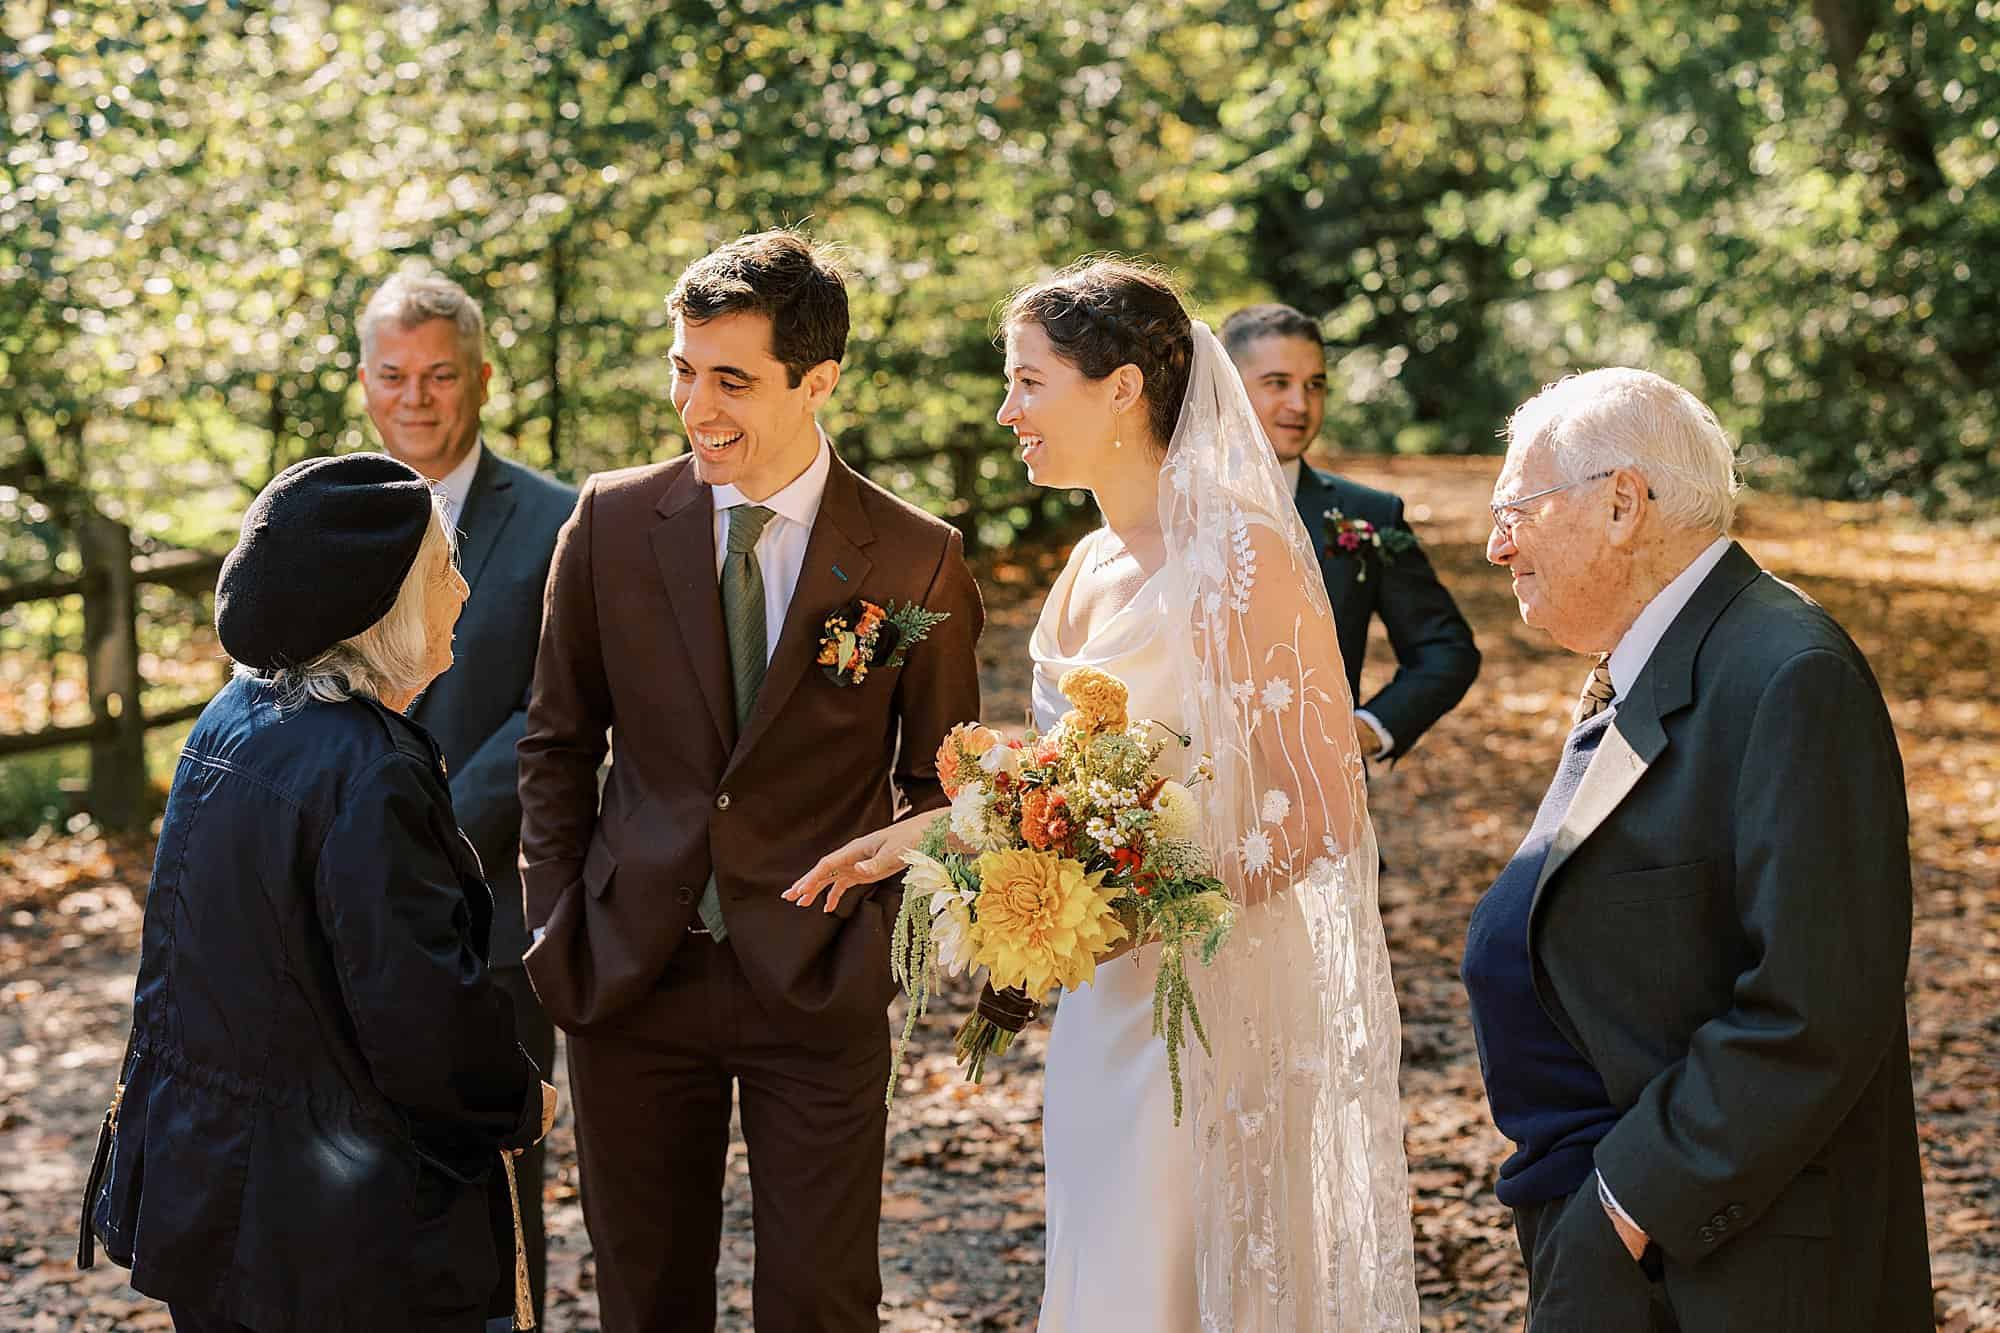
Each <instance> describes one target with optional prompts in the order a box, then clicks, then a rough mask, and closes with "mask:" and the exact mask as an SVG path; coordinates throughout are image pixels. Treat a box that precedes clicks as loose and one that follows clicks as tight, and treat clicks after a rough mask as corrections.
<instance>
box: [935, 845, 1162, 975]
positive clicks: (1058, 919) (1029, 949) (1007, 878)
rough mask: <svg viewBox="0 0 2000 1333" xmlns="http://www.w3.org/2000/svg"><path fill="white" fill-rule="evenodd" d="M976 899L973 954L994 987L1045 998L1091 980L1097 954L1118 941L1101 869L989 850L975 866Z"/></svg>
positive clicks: (1044, 855) (1120, 933) (1121, 930)
mask: <svg viewBox="0 0 2000 1333" xmlns="http://www.w3.org/2000/svg"><path fill="white" fill-rule="evenodd" d="M974 869H975V870H976V871H977V872H978V875H979V898H978V900H977V902H976V904H975V906H974V910H975V912H976V913H977V918H976V919H975V920H974V921H973V923H972V935H971V944H972V959H973V962H975V963H977V964H979V965H980V966H982V967H984V968H986V969H987V970H988V971H989V972H990V973H991V974H992V981H993V986H994V989H996V990H1004V989H1006V988H1007V987H1009V986H1018V987H1020V988H1021V989H1022V990H1025V991H1027V992H1028V994H1030V995H1037V996H1039V995H1044V994H1047V993H1048V991H1049V989H1050V988H1051V987H1053V986H1063V987H1065V988H1067V989H1071V990H1074V989H1075V988H1076V987H1078V986H1080V985H1082V984H1084V983H1085V982H1088V981H1092V980H1095V979H1096V976H1097V955H1098V954H1100V953H1103V952H1105V951H1106V950H1108V949H1109V948H1110V947H1111V946H1112V945H1113V944H1116V943H1117V942H1118V941H1119V940H1122V939H1124V938H1125V927H1124V926H1122V925H1120V924H1119V921H1118V916H1117V913H1116V912H1115V911H1114V910H1113V908H1112V906H1111V902H1112V899H1113V897H1114V896H1115V892H1114V891H1112V890H1107V889H1105V888H1104V887H1103V881H1104V872H1103V871H1098V872H1096V873H1095V874H1090V873H1086V872H1085V871H1084V868H1083V865H1082V863H1081V862H1077V861H1072V860H1069V859H1068V858H1066V857H1060V856H1056V855H1054V854H1052V853H1048V852H1029V851H1021V850H1018V849H1014V850H1007V851H992V852H987V853H985V854H984V855H982V856H981V857H980V858H979V860H978V861H977V862H976V863H974Z"/></svg>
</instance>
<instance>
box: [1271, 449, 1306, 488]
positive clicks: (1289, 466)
mask: <svg viewBox="0 0 2000 1333" xmlns="http://www.w3.org/2000/svg"><path fill="white" fill-rule="evenodd" d="M1305 465H1306V464H1305V460H1304V459H1303V458H1288V459H1284V460H1282V461H1280V462H1279V464H1278V469H1279V470H1280V471H1281V472H1283V473H1284V474H1285V489H1286V490H1288V491H1290V492H1291V493H1292V494H1294V495H1297V494H1298V491H1299V476H1300V474H1301V473H1302V472H1303V471H1304V470H1305Z"/></svg>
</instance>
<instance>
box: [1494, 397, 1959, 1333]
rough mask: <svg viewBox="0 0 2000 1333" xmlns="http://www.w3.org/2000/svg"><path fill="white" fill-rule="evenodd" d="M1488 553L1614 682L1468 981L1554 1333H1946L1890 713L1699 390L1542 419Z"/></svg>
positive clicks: (1508, 1166)
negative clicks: (1733, 527)
mask: <svg viewBox="0 0 2000 1333" xmlns="http://www.w3.org/2000/svg"><path fill="white" fill-rule="evenodd" d="M1507 441H1508V450H1507V458H1506V462H1505V464H1504V466H1503V468H1502V470H1501V473H1500V480H1499V483H1498V485H1497V486H1496V488H1495V490H1494V503H1493V522H1494V528H1493V534H1492V537H1491V538H1490V540H1489V541H1488V543H1487V548H1486V552H1487V558H1488V559H1489V560H1491V561H1492V562H1493V563H1494V564H1496V565H1499V566H1501V567H1502V568H1504V569H1506V570H1507V571H1508V573H1509V574H1510V575H1511V576H1512V578H1513V583H1514V594H1515V597H1516V598H1517V599H1518V601H1519V602H1520V607H1521V618H1522V619H1523V620H1524V621H1525V622H1526V623H1528V624H1529V625H1532V626H1534V627H1536V628H1538V629H1542V630H1545V631H1547V632H1548V634H1549V635H1550V636H1551V637H1552V638H1554V639H1555V641H1556V642H1557V643H1559V644H1561V645H1562V646H1563V647H1565V648H1568V649H1570V650H1571V651H1573V652H1578V653H1588V654H1590V655H1592V656H1593V658H1594V666H1593V669H1592V671H1591V672H1590V677H1589V682H1588V684H1586V686H1585V687H1584V690H1583V693H1582V697H1581V698H1580V699H1579V701H1578V705H1577V710H1576V727H1575V729H1574V730H1573V731H1571V733H1570V735H1569V738H1568V740H1567V742H1566V743H1565V745H1564V747H1563V753H1562V757H1561V760H1560V762H1559V764H1558V767H1557V771H1556V774H1555V777H1554V779H1553V780H1552V781H1551V783H1550V785H1549V789H1548V793H1547V795H1546V796H1545V797H1544V798H1543V801H1542V806H1541V810H1540V812H1539V813H1538V814H1537V816H1536V818H1535V821H1534V825H1533V827H1532V828H1531V829H1530V830H1529V832H1528V835H1527V837H1526V839H1525V840H1524V841H1523V842H1522V844H1521V847H1520V850H1519V851H1517V852H1516V853H1515V854H1514V857H1513V859H1512V860H1511V861H1510V862H1509V863H1508V864H1507V866H1506V868H1505V869H1504V870H1503V871H1502V872H1501V874H1500V877H1499V879H1498V880H1497V881H1496V882H1495V883H1494V885H1493V887H1492V888H1491V889H1490V890H1488V892H1487V894H1486V896H1485V897H1484V898H1483V899H1481V901H1480V903H1479V905H1478V907H1477V908H1476V909H1475V910H1474V912H1473V914H1472V921H1471V926H1470V929H1469V931H1468V934H1467V939H1466V951H1465V962H1464V977H1465V984H1466V990H1467V993H1468V996H1469V998H1470V1000H1471V1006H1472V1018H1473V1027H1474V1031H1475V1035H1476V1037H1477V1039H1478V1048H1479V1059H1480V1068H1481V1070H1482V1072H1483V1074H1484V1075H1485V1079H1486V1089H1487V1098H1488V1101H1489V1103H1490V1105H1491V1107H1492V1111H1493V1118H1494V1121H1495V1123H1496V1124H1498V1126H1499V1127H1500V1129H1501V1131H1502V1132H1503V1133H1505V1134H1506V1135H1507V1137H1508V1138H1509V1139H1510V1140H1512V1141H1513V1143H1514V1145H1515V1152H1514V1153H1513V1155H1512V1156H1511V1157H1509V1158H1508V1159H1507V1161H1506V1162H1505V1163H1504V1164H1503V1165H1502V1166H1501V1168H1500V1178H1499V1184H1498V1193H1499V1196H1500V1199H1501V1201H1502V1202H1503V1203H1506V1204H1507V1205H1509V1206H1510V1207H1511V1208H1512V1209H1513V1210H1514V1217H1515V1228H1516V1232H1517V1235H1518V1237H1519V1239H1520V1243H1521V1249H1522V1254H1523V1257H1524V1259H1525V1260H1526V1262H1527V1266H1528V1283H1529V1294H1528V1328H1529V1330H1530V1333H1567V1331H1569V1330H1578V1331H1579V1333H1580V1331H1582V1330H1600V1329H1619V1330H1626V1329H1636V1330H1646V1329H1651V1330H1654V1331H1655V1333H1660V1331H1662V1330H1687V1331H1688V1333H1697V1331H1699V1333H1709V1331H1710V1330H1734V1329H1756V1330H1759V1333H1785V1331H1787V1330H1797V1333H1806V1331H1807V1330H1812V1331H1813V1333H1823V1331H1827V1330H1833V1331H1838V1333H1848V1331H1851V1333H1887V1331H1890V1330H1898V1331H1900V1330H1914V1329H1929V1328H1930V1327H1931V1289H1930V1269H1929V1259H1928V1254H1927V1248H1926V1242H1925V1234H1924V1211H1923V1190H1922V1182H1921V1180H1920V1178H1919V1171H1918V1163H1917V1138H1916V1122H1915V1112H1914V1109H1913V1106H1912V1096H1911V1087H1910V1055H1909V1036H1908V1025H1907V1021H1906V1017H1905V1014H1904V1007H1903V985H1904V978H1905V974H1906V971H1907V968H1908V962H1909V943H1910V910H1911V909H1910V859H1909V847H1908V832H1909V823H1908V813H1907V808H1906V804H1905V800H1904V791H1903V773H1902V763H1901V760H1900V758H1899V756H1898V754H1897V749H1896V738H1895V733H1894V731H1893V729H1892V728H1891V726H1890V721H1889V715H1888V711H1887V709H1886V708H1885V707H1884V705H1883V701H1882V695H1881V691H1880V689H1879V688H1878V687H1877V685H1876V683H1875V678H1874V676H1873V675H1872V674H1871V673H1870V671H1869V669H1868V664H1867V662H1866V661H1865V660H1864V659H1863V657H1862V655H1861V652H1860V650H1859V649H1857V648H1856V647H1855V646H1854V643H1853V641H1852V640H1851V639H1849V638H1848V637H1847V635H1846V634H1845V633H1844V632H1842V630H1841V628H1840V626H1839V625H1837V624H1836V623H1835V622H1834V621H1833V619H1832V618H1831V617H1830V616H1828V615H1827V614H1826V612H1825V611H1823V610H1821V609H1820V607H1819V606H1818V605H1817V604H1815V603H1814V602H1813V601H1812V600H1811V599H1809V598H1807V597H1806V596H1805V595H1804V594H1802V593H1801V592H1799V591H1798V590H1797V589H1795V588H1792V587H1790V586H1789V585H1787V584H1784V583H1781V582H1779V581H1778V580H1777V579H1775V578H1773V577H1771V576H1770V575H1769V574H1767V573H1765V572H1764V571H1763V570H1761V569H1759V568H1758V566H1757V563H1756V562H1755V561H1754V560H1752V559H1751V558H1750V556H1749V555H1748V554H1746V553H1745V552H1744V550H1743V548H1742V547H1741V546H1738V545H1737V544H1736V543H1735V542H1733V541H1731V540H1730V538H1729V536H1728V531H1729V525H1730V520H1731V517H1732V513H1733V511H1734V508H1735V494H1736V491H1737V488H1738V482H1737V480H1736V471H1735V460H1734V453H1733V450H1732V448H1731V445H1730V442H1729V439H1728V437H1727V436H1726V435H1725V434H1724V432H1723V430H1722V428H1721V426H1720V425H1718V424H1717V422H1716V419H1715V416H1714V414H1713V413H1711V412H1710V411H1709V410H1708V408H1707V407H1705V406H1704V405H1703V404H1702V403H1701V402H1700V401H1699V400H1698V399H1696V398H1695V397H1694V395H1692V394H1690V393H1688V392H1687V391H1686V390H1684V389H1681V388H1680V387H1678V386H1676V385H1674V384H1672V383H1670V382H1668V381H1666V380H1664V379H1661V378H1660V377H1659V376H1657V375H1653V374H1649V373H1647V372H1644V371H1638V370H1625V369H1613V370H1599V371H1593V372H1591V373H1589V374H1585V375H1577V376H1572V377H1571V378H1569V379H1566V380H1563V381H1562V382H1560V383H1558V384H1556V385H1554V386H1552V387H1551V388H1549V389H1546V390H1544V391H1543V392H1542V393H1541V394H1539V395H1537V396H1536V397H1535V398H1533V399H1531V400H1530V401H1529V402H1528V403H1527V404H1525V405H1524V406H1523V407H1521V408H1520V409H1519V410H1518V411H1516V412H1515V413H1514V416H1513V418H1512V419H1511V420H1510V421H1509V422H1508V426H1507Z"/></svg>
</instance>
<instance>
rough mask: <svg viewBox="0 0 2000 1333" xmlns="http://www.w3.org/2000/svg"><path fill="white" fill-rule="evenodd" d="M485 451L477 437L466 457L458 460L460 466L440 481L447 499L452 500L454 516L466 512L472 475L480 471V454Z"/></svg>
mask: <svg viewBox="0 0 2000 1333" xmlns="http://www.w3.org/2000/svg"><path fill="white" fill-rule="evenodd" d="M483 452H485V445H484V444H483V443H482V442H481V441H479V440H476V439H475V440H474V441H473V442H472V448H471V449H469V450H467V451H466V455H465V457H464V458H461V459H459V460H458V466H457V467H455V468H453V469H452V470H451V471H450V472H448V473H446V474H445V478H444V480H443V481H441V482H439V483H438V488H439V489H440V490H442V491H443V492H444V495H445V499H447V500H449V501H450V502H451V512H452V514H453V515H454V516H456V515H458V514H461V513H463V512H465V497H466V496H468V495H470V494H472V477H473V474H474V473H476V472H478V471H479V455H480V454H481V453H483Z"/></svg>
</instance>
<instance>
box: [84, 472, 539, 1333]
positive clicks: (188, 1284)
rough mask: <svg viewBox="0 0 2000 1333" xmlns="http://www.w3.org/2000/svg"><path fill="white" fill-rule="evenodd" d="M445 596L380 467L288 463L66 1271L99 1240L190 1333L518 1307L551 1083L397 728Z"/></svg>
mask: <svg viewBox="0 0 2000 1333" xmlns="http://www.w3.org/2000/svg"><path fill="white" fill-rule="evenodd" d="M465 596H466V586H465V581H464V580H463V579H462V578H460V577H459V574H458V571H457V569H456V568H455V567H454V564H453V557H452V547H451V537H450V533H449V531H448V530H447V529H446V527H445V525H444V522H443V519H442V517H441V515H440V513H439V510H438V508H437V506H436V504H435V502H434V500H433V498H432V493H431V491H430V488H429V487H428V485H427V484H426V483H425V482H424V480H423V479H422V478H421V477H420V476H419V475H418V474H417V473H416V472H414V471H412V470H411V469H409V468H407V467H405V466H404V465H403V464H401V463H398V462H396V461H394V460H393V459H389V458H385V457H382V456H380V455H375V454H350V455H347V456H345V457H341V458H320V459H313V460H309V461H307V462H304V463H301V464H298V465H297V466H295V467H292V468H288V469H286V470H285V471H284V472H283V473H281V474H280V475H279V476H278V477H277V478H276V479H275V480H274V481H273V482H272V483H271V485H270V486H269V487H268V488H266V490H265V491H264V493H263V494H262V495H260V496H258V497H257V500H256V501H255V503H253V504H252V505H251V507H250V510H249V512H248V513H247V514H246V515H245V516H244V520H243V533H242V538H241V540H240V541H239V542H238V543H237V546H236V549H235V550H234V551H232V552H230V555H229V558H228V560H227V561H226V562H225V563H224V565H223V568H222V575H221V579H220V581H219V582H218V584H217V586H216V596H215V620H216V631H217V634H218V636H219V637H220V638H221V640H222V645H223V648H224V649H225V650H226V651H227V652H228V653H229V655H230V656H231V658H233V659H234V661H235V663H236V669H235V674H234V676H233V678H232V679H231V680H230V682H229V684H228V685H227V686H225V687H224V688H223V690H222V692H221V693H220V694H218V695H217V696H216V697H215V700H214V702H212V703H210V704H209V706H208V708H207V709H206V710H204V711H203V713H202V715H201V719H200V721H198V722H197V723H196V724H195V727H194V731H193V733H192V734H191V735H190V736H189V737H188V741H187V746H186V748H185V749H184V750H183V751H182V752H181V758H180V766H179V768H178V770H177V771H176V772H175V774H174V783H173V789H172V791H171V793H170V794H169V796H168V799H167V811H166V817H165V820H164V822H163V823H162V825H161V829H160V843H159V852H158V857H157V859H156V860H155V862H154V866H153V881H152V889H151V895H150V897H149V898H148V899H147V902H146V924H145V936H144V943H143V946H142V950H141V953H140V959H139V982H138V992H137V1004H136V1008H135V1012H134V1014H133V1022H132V1041H131V1047H130V1050H129V1052H128V1053H127V1055H126V1058H125V1063H124V1068H123V1076H122V1079H121V1086H120V1089H119V1095H118V1096H117V1098H116V1099H115V1100H114V1102H113V1105H112V1110H111V1112H110V1114H109V1115H108V1116H107V1117H106V1129H105V1134H104V1136H103V1141H102V1143H101V1144H100V1148H99V1157H98V1161H97V1163H96V1164H95V1167H94V1169H93V1172H92V1176H93V1180H92V1185H91V1189H90V1193H89V1196H88V1198H87V1199H86V1201H85V1209H86V1216H85V1221H84V1227H85V1234H84V1237H83V1238H82V1242H81V1250H80V1253H79V1261H80V1262H82V1263H84V1264H85V1265H86V1266H87V1265H88V1263H89V1261H90V1259H91V1257H92V1256H91V1250H92V1242H93V1240H94V1239H101V1240H102V1242H103V1244H104V1247H105V1249H106V1251H107V1252H108V1253H109V1254H110V1255H111V1256H112V1257H113V1258H114V1259H116V1260H117V1261H118V1262H119V1263H121V1264H127V1265H129V1266H130V1267H131V1269H132V1285H133V1286H134V1287H136V1288H137V1289H138V1290H140V1291H142V1292H145V1293H146V1294H147V1295H150V1296H154V1297H157V1298H159V1299H161V1300H164V1301H166V1302H167V1303H168V1305H169V1307H170V1309H171V1312H172V1315H173V1319H174V1324H175V1327H176V1328H178V1329H181V1330H183V1331H184V1333H185V1331H187V1330H209V1329H227V1330H234V1329H251V1330H257V1333H294V1331H305V1330H325V1331H326V1333H379V1331H380V1330H438V1333H445V1331H446V1330H452V1331H456V1330H468V1331H469V1330H480V1329H483V1328H485V1327H487V1323H488V1320H489V1319H495V1318H498V1319H500V1320H502V1321H504V1320H506V1319H507V1318H509V1317H510V1316H511V1315H512V1314H513V1311H514V1309H515V1307H516V1304H517V1303H516V1301H515V1298H514V1297H515V1282H514V1279H515V1277H516V1271H517V1270H516V1264H515V1262H514V1250H515V1227H514V1225H513V1223H512V1222H511V1221H510V1220H509V1199H508V1191H509V1189H510V1186H511V1173H510V1172H508V1171H507V1170H506V1169H505V1166H506V1163H507V1160H508V1159H507V1157H506V1154H507V1153H508V1152H510V1151H518V1150H519V1149H522V1148H525V1147H527V1146H528V1145H529V1144H532V1143H533V1142H535V1141H536V1140H538V1139H539V1138H540V1137H541V1136H542V1135H543V1134H544V1133H546V1132H547V1129H548V1126H549V1122H550V1121H551V1120H552V1119H553V1117H554V1114H555V1089H553V1088H551V1087H549V1086H548V1085H546V1084H544V1083H543V1082H541V1080H540V1078H539V1071H537V1069H536V1068H535V1065H534V1063H533V1062H532V1061H531V1060H530V1059H529V1058H528V1056H527V1055H526V1054H525V1053H524V1052H523V1051H522V1050H521V1048H520V1047H519V1046H518V1045H516V1044H515V1041H514V1035H513V1034H514V1024H513V1019H512V1017H511V1014H510V1012H509V1009H508V1002H507V999H506V997H505V996H504V995H502V994H501V993H500V992H499V991H497V990H496V989H494V988H493V987H492V986H491V985H489V984H488V982H487V977H486V968H485V957H484V955H485V950H486V935H487V928H488V925H489V924H490V922H491V920H492V911H493V907H492V899H491V896H490V895H489V894H488V892H487V889H486V885H485V883H484V882H483V880H482V879H481V877H480V868H479V862H478V858H477V857H476V856H474V855H473V852H472V849H471V847H470V846H469V845H468V844H467V842H466V841H465V839H464V837H463V836H462V835H461V834H460V833H459V831H458V826H457V822H456V821H455V820H454V819H453V817H452V808H451V796H450V794H449V791H448V789H447V787H446V785H445V773H444V763H443V761H442V759H441V758H440V756H439V753H438V748H437V746H436V744H435V743H433V742H432V740H431V738H430V737H429V736H428V735H427V734H426V733H425V732H424V731H423V729H422V728H420V727H418V726H417V725H416V724H415V723H412V722H410V721H409V720H408V719H406V718H405V717H404V716H403V715H402V710H403V709H405V708H407V707H408V706H409V704H410V701H411V700H412V699H414V698H415V697H416V695H417V694H418V693H419V692H420V691H422V690H423V688H424V687H425V686H426V685H428V684H429V683H430V682H431V680H433V679H434V678H435V677H436V676H437V675H438V674H439V673H441V672H442V671H444V669H445V668H446V667H448V666H450V665H451V632H452V625H453V623H454V622H455V621H456V620H457V618H458V611H459V607H460V606H461V605H463V603H464V601H465ZM93 1231H94V1233H95V1235H94V1237H93V1235H92V1234H91V1233H92V1232H93ZM524 1322H531V1320H524ZM500 1326H502V1327H505V1323H504V1322H502V1323H501V1324H500Z"/></svg>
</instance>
